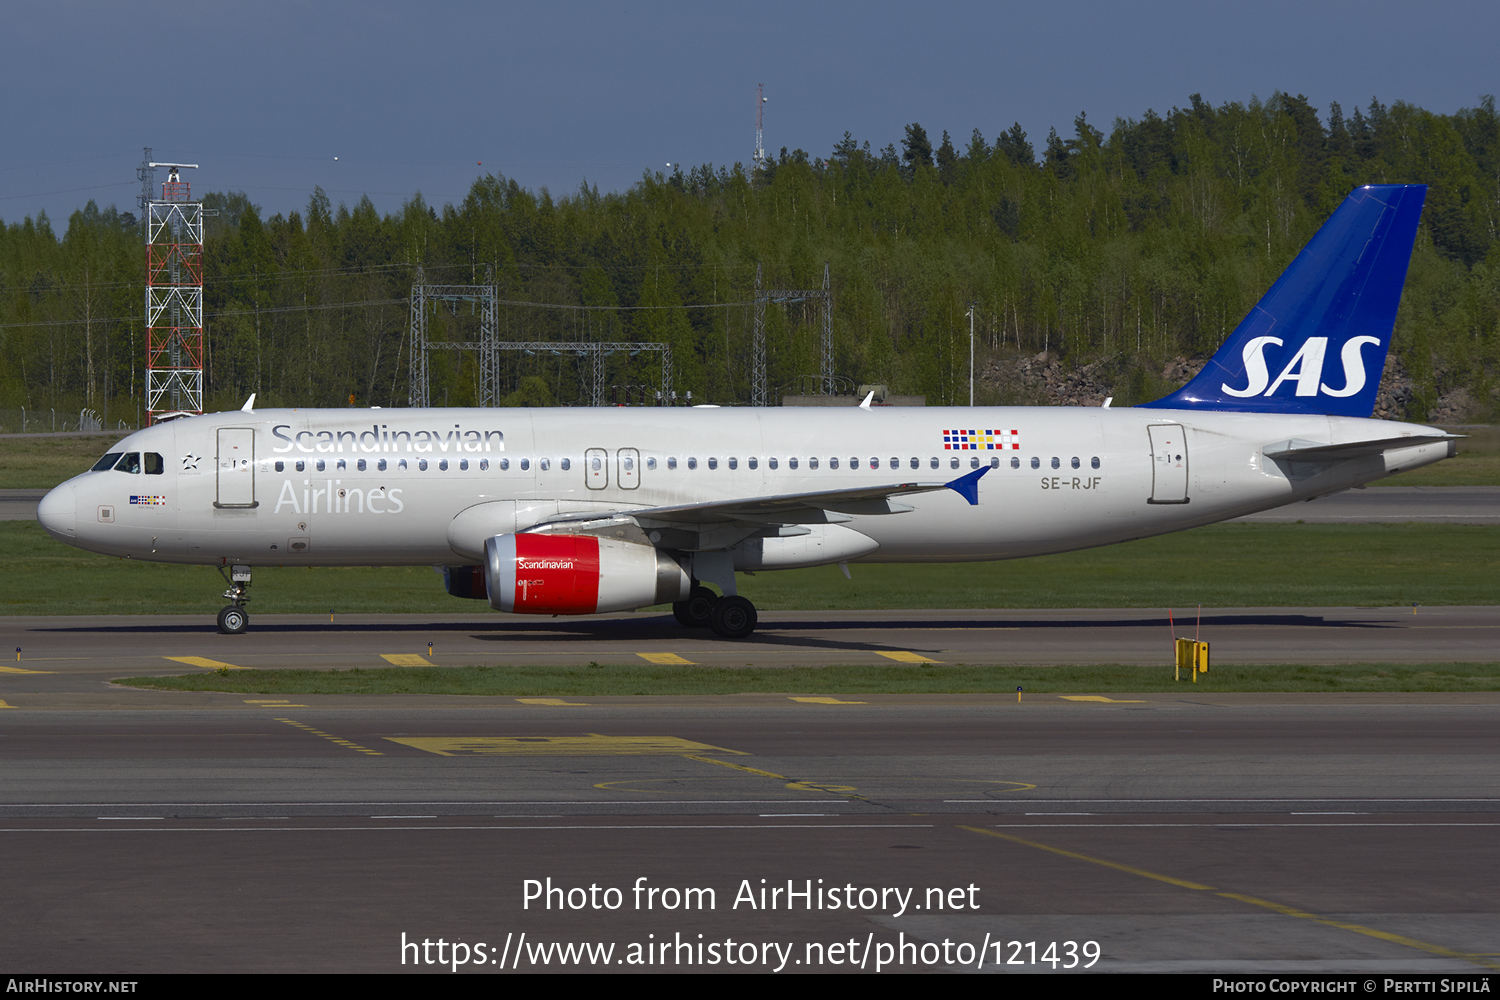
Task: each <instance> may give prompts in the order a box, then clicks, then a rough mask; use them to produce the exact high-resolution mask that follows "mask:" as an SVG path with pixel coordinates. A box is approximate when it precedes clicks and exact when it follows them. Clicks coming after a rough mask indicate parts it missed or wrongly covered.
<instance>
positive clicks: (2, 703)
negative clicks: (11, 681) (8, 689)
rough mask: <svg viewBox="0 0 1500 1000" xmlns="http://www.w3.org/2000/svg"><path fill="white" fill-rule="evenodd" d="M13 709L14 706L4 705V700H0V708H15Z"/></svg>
mask: <svg viewBox="0 0 1500 1000" xmlns="http://www.w3.org/2000/svg"><path fill="white" fill-rule="evenodd" d="M15 707H16V706H14V705H7V704H6V703H5V699H4V698H0V708H15Z"/></svg>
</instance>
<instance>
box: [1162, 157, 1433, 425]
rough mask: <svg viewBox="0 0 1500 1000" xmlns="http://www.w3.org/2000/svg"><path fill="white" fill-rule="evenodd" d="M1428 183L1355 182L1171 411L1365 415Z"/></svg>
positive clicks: (1169, 404) (1170, 399)
mask: <svg viewBox="0 0 1500 1000" xmlns="http://www.w3.org/2000/svg"><path fill="white" fill-rule="evenodd" d="M1426 196H1427V188H1426V187H1425V186H1422V185H1400V184H1385V185H1370V186H1366V187H1362V188H1356V189H1355V190H1354V192H1353V193H1352V194H1350V195H1349V197H1348V198H1346V199H1345V200H1344V203H1343V204H1342V205H1340V206H1339V208H1338V211H1336V212H1334V213H1333V216H1332V217H1331V218H1329V220H1328V221H1327V222H1325V223H1324V224H1323V228H1321V229H1319V230H1318V231H1317V233H1315V234H1314V235H1313V238H1312V240H1311V242H1309V243H1308V244H1307V246H1306V247H1304V248H1303V250H1302V252H1301V253H1299V254H1298V255H1297V259H1296V260H1294V261H1292V264H1291V266H1290V267H1288V268H1287V269H1286V271H1284V272H1283V273H1282V275H1281V277H1280V278H1278V279H1276V284H1274V285H1272V286H1271V290H1270V291H1268V292H1266V294H1265V295H1264V296H1263V297H1262V298H1261V300H1260V301H1259V302H1257V303H1256V305H1255V308H1254V309H1252V310H1250V315H1248V316H1246V317H1245V318H1244V320H1243V321H1242V322H1241V323H1240V325H1239V326H1238V327H1236V328H1235V331H1234V333H1233V334H1231V335H1230V337H1229V339H1228V340H1226V341H1225V342H1224V346H1222V347H1220V348H1219V352H1218V353H1217V354H1215V355H1214V356H1213V358H1212V359H1211V360H1210V361H1209V362H1208V364H1207V365H1206V366H1204V368H1203V371H1201V372H1199V373H1198V376H1197V377H1196V378H1194V379H1193V380H1192V381H1191V382H1189V383H1188V384H1187V385H1185V386H1183V387H1182V388H1181V389H1178V390H1177V391H1176V392H1174V393H1172V394H1171V395H1170V396H1166V397H1164V398H1162V399H1158V400H1157V401H1156V402H1154V403H1146V404H1144V405H1145V406H1147V407H1154V408H1157V409H1164V410H1236V411H1242V412H1252V413H1326V414H1330V415H1335V416H1344V417H1368V416H1369V415H1370V414H1371V413H1372V412H1373V411H1374V409H1375V394H1376V392H1377V390H1378V389H1379V388H1380V375H1381V372H1383V371H1384V370H1385V356H1386V351H1387V350H1389V348H1390V345H1391V332H1392V330H1393V329H1394V328H1395V325H1396V307H1397V306H1398V305H1400V303H1401V286H1402V285H1403V284H1405V282H1406V266H1407V264H1408V263H1409V262H1410V261H1411V250H1412V243H1413V241H1414V240H1415V239H1416V234H1417V221H1418V219H1420V218H1421V215H1422V202H1423V200H1424V199H1425V198H1426Z"/></svg>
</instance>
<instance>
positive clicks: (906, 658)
mask: <svg viewBox="0 0 1500 1000" xmlns="http://www.w3.org/2000/svg"><path fill="white" fill-rule="evenodd" d="M875 652H877V653H879V654H880V655H881V656H883V657H885V658H886V659H888V660H896V661H898V662H900V663H940V662H942V661H940V660H930V659H928V658H927V657H925V656H923V655H921V654H920V653H908V652H907V651H906V650H904V649H902V650H897V651H896V652H894V653H887V652H886V651H885V650H882V649H877V650H876V651H875Z"/></svg>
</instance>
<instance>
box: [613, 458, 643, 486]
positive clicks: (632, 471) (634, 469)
mask: <svg viewBox="0 0 1500 1000" xmlns="http://www.w3.org/2000/svg"><path fill="white" fill-rule="evenodd" d="M616 455H618V456H619V459H620V472H619V479H618V482H619V484H620V489H622V490H633V489H635V488H636V487H637V486H639V485H641V455H640V452H638V451H636V450H635V449H634V448H621V449H620V450H619V451H618V452H616Z"/></svg>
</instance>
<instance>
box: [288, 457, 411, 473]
mask: <svg viewBox="0 0 1500 1000" xmlns="http://www.w3.org/2000/svg"><path fill="white" fill-rule="evenodd" d="M380 466H381V468H384V467H385V462H383V461H382V462H381V463H380ZM276 471H277V472H285V471H286V463H285V462H283V461H282V460H281V459H279V458H278V459H277V460H276Z"/></svg>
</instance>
